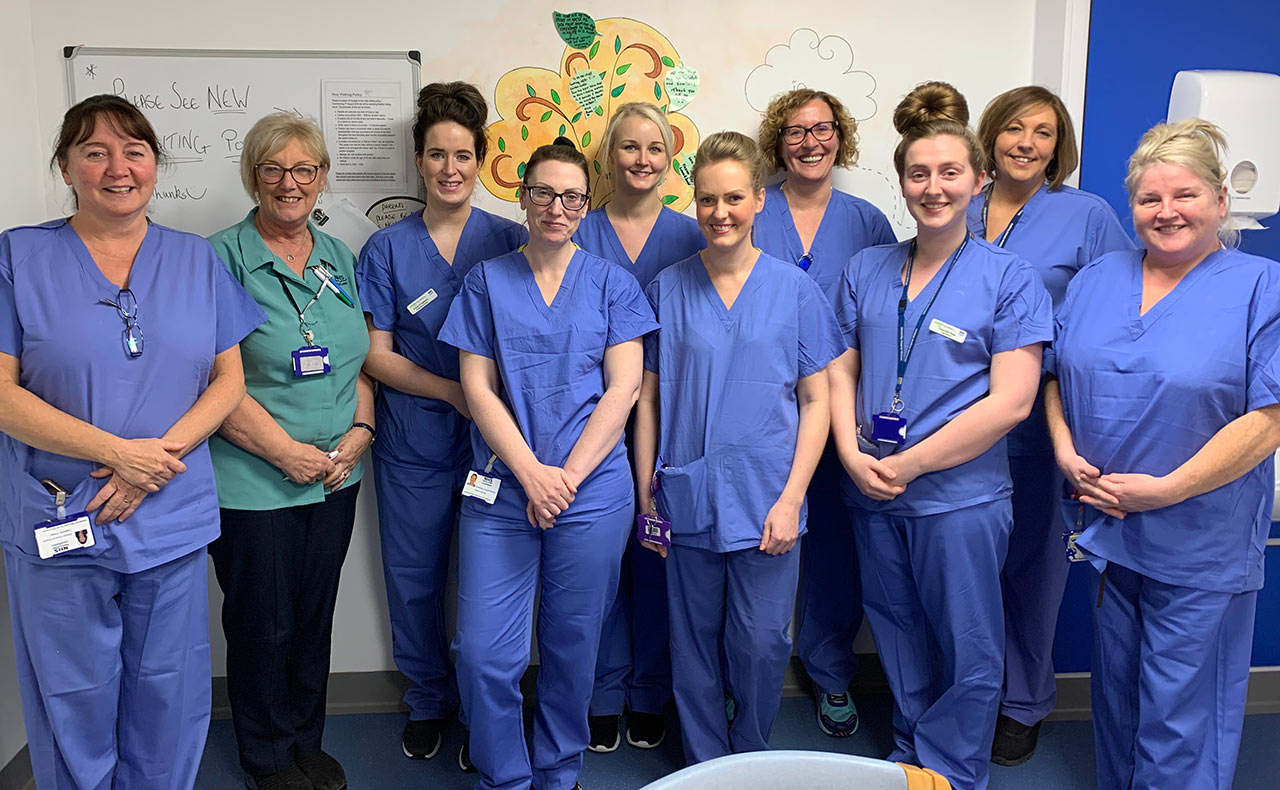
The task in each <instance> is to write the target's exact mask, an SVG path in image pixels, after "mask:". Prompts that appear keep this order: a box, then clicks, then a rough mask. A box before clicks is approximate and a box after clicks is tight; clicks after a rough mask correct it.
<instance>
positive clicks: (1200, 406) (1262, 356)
mask: <svg viewBox="0 0 1280 790" xmlns="http://www.w3.org/2000/svg"><path fill="white" fill-rule="evenodd" d="M1142 257H1143V251H1142V250H1133V251H1128V252H1116V253H1112V254H1110V255H1106V256H1103V257H1102V258H1100V259H1099V260H1098V261H1096V262H1094V263H1093V264H1091V265H1090V266H1087V267H1085V268H1084V269H1083V270H1082V271H1081V272H1080V273H1079V274H1078V275H1076V278H1075V279H1074V280H1072V282H1071V285H1070V287H1068V288H1067V296H1066V300H1065V301H1064V302H1063V305H1062V309H1060V310H1059V311H1058V315H1057V318H1056V324H1057V339H1056V340H1055V341H1054V347H1053V349H1052V351H1051V352H1050V353H1047V354H1046V355H1045V366H1046V369H1047V370H1048V371H1049V372H1050V373H1053V374H1055V375H1056V376H1057V377H1058V383H1059V386H1060V388H1061V394H1062V407H1063V414H1064V416H1065V418H1066V422H1067V426H1068V427H1069V428H1070V430H1071V438H1072V440H1073V441H1074V443H1075V449H1076V453H1077V454H1079V455H1080V456H1081V457H1082V458H1084V459H1085V460H1086V461H1088V462H1089V463H1091V464H1093V465H1094V466H1095V467H1097V468H1098V469H1100V470H1101V471H1102V473H1103V474H1109V473H1113V472H1114V473H1132V474H1148V475H1154V476H1157V477H1158V476H1162V475H1166V474H1168V473H1169V472H1172V471H1173V470H1174V469H1176V468H1178V467H1179V466H1181V465H1182V464H1184V463H1185V462H1186V461H1187V460H1188V459H1190V458H1191V457H1192V456H1193V455H1195V454H1196V453H1197V452H1199V450H1200V449H1201V448H1202V447H1204V445H1205V443H1207V442H1208V441H1209V439H1211V438H1212V437H1213V436H1214V434H1216V433H1217V432H1218V431H1219V430H1221V429H1222V428H1223V426H1225V425H1226V424H1227V423H1229V422H1231V421H1232V420H1234V419H1236V418H1238V417H1241V416H1243V415H1244V414H1247V413H1248V412H1250V411H1253V410H1255V409H1260V408H1262V407H1264V406H1270V405H1272V404H1274V403H1277V402H1278V401H1280V264H1277V263H1276V262H1275V261H1271V260H1267V259H1266V258H1259V257H1257V256H1253V255H1247V254H1245V253H1243V252H1240V251H1239V250H1231V249H1222V250H1218V251H1217V252H1214V253H1213V254H1211V255H1210V256H1209V257H1207V258H1205V259H1204V260H1203V261H1201V262H1200V263H1199V264H1198V265H1197V266H1196V267H1195V268H1194V269H1192V270H1191V271H1190V272H1188V273H1187V274H1186V275H1185V276H1184V277H1183V278H1182V280H1181V282H1179V283H1178V285H1177V286H1175V287H1174V289H1173V290H1172V291H1171V292H1170V293H1169V294H1168V295H1166V296H1165V297H1164V298H1163V299H1161V300H1160V301H1159V302H1156V303H1155V304H1154V305H1153V306H1152V307H1151V309H1149V310H1148V311H1147V313H1146V314H1145V315H1139V310H1140V308H1141V305H1142ZM1274 481H1275V471H1274V459H1272V458H1268V459H1267V460H1265V461H1263V462H1262V463H1260V464H1258V465H1257V466H1256V467H1254V468H1253V469H1252V470H1250V471H1249V472H1247V473H1245V474H1244V475H1243V476H1242V477H1240V478H1238V479H1236V480H1234V481H1232V482H1230V483H1227V484H1226V485H1224V486H1222V487H1220V488H1217V489H1215V490H1213V491H1209V492H1208V493H1205V494H1201V495H1200V496H1196V497H1192V498H1191V499H1188V500H1186V501H1185V502H1180V503H1178V504H1176V505H1172V506H1170V507H1166V508H1160V509H1158V510H1150V511H1146V512H1143V513H1129V514H1128V515H1126V516H1125V518H1124V519H1123V520H1122V519H1117V518H1112V517H1111V516H1107V515H1105V514H1104V513H1102V512H1101V511H1098V510H1095V509H1093V508H1088V507H1086V508H1085V509H1084V520H1085V526H1086V527H1087V529H1086V530H1085V533H1084V536H1083V537H1081V538H1080V539H1079V540H1078V541H1077V545H1078V546H1080V548H1082V549H1084V550H1085V551H1086V552H1088V553H1089V554H1090V555H1092V556H1093V558H1094V559H1096V560H1098V563H1097V564H1098V565H1099V566H1101V565H1102V564H1103V563H1104V562H1107V561H1110V562H1115V563H1118V564H1119V565H1122V566H1124V567H1126V568H1129V569H1130V570H1133V571H1137V572H1138V573H1141V574H1142V575H1144V576H1147V577H1150V578H1152V579H1156V580H1157V581H1161V582H1164V583H1166V584H1174V585H1179V586H1183V587H1193V588H1197V589H1201V590H1210V591H1215V592H1224V593H1240V592H1245V591H1249V590H1257V589H1259V588H1260V587H1262V576H1263V549H1264V547H1265V545H1266V539H1267V531H1268V530H1269V529H1270V526H1271V505H1272V499H1273V497H1274V494H1275V491H1274V488H1273V484H1274ZM1064 493H1067V492H1064ZM1063 509H1064V513H1065V516H1066V518H1067V523H1068V524H1074V523H1076V516H1077V513H1078V511H1079V505H1078V504H1077V503H1074V502H1070V501H1067V500H1065V499H1064V501H1063Z"/></svg>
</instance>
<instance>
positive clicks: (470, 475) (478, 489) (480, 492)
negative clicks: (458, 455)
mask: <svg viewBox="0 0 1280 790" xmlns="http://www.w3.org/2000/svg"><path fill="white" fill-rule="evenodd" d="M501 485H502V481H501V480H499V479H498V478H496V477H485V476H484V475H482V474H480V473H479V472H467V482H466V484H465V485H463V486H462V495H463V496H471V497H475V498H476V499H483V500H484V501H485V502H488V503H489V504H490V505H492V504H493V503H494V502H495V501H496V500H497V499H498V487H499V486H501Z"/></svg>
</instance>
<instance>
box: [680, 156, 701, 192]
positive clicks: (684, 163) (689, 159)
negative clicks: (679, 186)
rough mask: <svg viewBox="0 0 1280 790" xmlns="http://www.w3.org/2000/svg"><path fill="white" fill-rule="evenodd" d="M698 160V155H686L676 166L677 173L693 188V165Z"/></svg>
mask: <svg viewBox="0 0 1280 790" xmlns="http://www.w3.org/2000/svg"><path fill="white" fill-rule="evenodd" d="M697 158H698V156H697V154H685V155H684V156H683V157H682V158H681V159H680V161H679V163H678V164H677V165H676V172H677V173H679V174H680V177H681V178H683V179H684V182H685V183H686V184H688V185H689V186H693V163H694V161H695V160H696V159H697Z"/></svg>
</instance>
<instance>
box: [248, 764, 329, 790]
mask: <svg viewBox="0 0 1280 790" xmlns="http://www.w3.org/2000/svg"><path fill="white" fill-rule="evenodd" d="M244 784H245V787H247V788H249V790H313V788H314V787H315V785H313V784H311V780H310V779H308V778H307V775H306V774H304V773H303V772H302V771H300V770H298V766H297V765H291V766H289V767H288V768H286V769H284V770H283V771H280V772H279V773H274V774H268V775H266V776H254V777H245V781H244Z"/></svg>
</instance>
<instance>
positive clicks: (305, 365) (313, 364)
mask: <svg viewBox="0 0 1280 790" xmlns="http://www.w3.org/2000/svg"><path fill="white" fill-rule="evenodd" d="M329 370H330V368H329V349H328V348H326V347H324V346H303V347H302V348H300V349H298V350H297V351H295V352H293V375H295V376H323V375H324V374H326V373H328V372H329Z"/></svg>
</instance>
